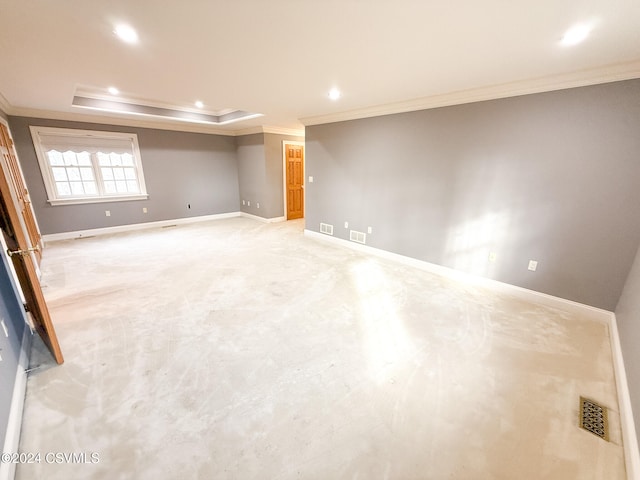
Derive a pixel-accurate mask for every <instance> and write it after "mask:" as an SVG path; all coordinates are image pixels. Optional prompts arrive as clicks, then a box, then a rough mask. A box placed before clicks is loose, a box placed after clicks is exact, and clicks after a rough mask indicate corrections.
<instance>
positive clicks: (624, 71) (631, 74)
mask: <svg viewBox="0 0 640 480" xmlns="http://www.w3.org/2000/svg"><path fill="white" fill-rule="evenodd" d="M634 78H640V60H635V61H632V62H626V63H618V64H614V65H606V66H604V67H598V68H594V69H589V70H580V71H577V72H571V73H565V74H561V75H553V76H548V77H541V78H534V79H530V80H522V81H516V82H510V83H503V84H499V85H490V86H486V87H480V88H473V89H469V90H461V91H455V92H446V93H442V94H436V95H431V96H427V97H421V98H416V99H413V100H408V101H404V102H397V103H389V104H385V105H376V106H372V107H365V108H359V109H355V110H348V111H344V112H338V113H330V114H328V115H317V116H310V117H305V118H301V119H300V121H301V122H302V123H303V124H304V125H305V126H310V125H320V124H323V123H333V122H342V121H345V120H357V119H360V118H369V117H378V116H381V115H391V114H394V113H405V112H414V111H417V110H428V109H431V108H439V107H448V106H451V105H461V104H464V103H473V102H481V101H485V100H495V99H498V98H508V97H515V96H519V95H529V94H532V93H542V92H551V91H554V90H564V89H567V88H576V87H585V86H587V85H596V84H601V83H609V82H617V81H621V80H631V79H634Z"/></svg>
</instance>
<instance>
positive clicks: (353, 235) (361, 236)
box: [349, 230, 367, 245]
mask: <svg viewBox="0 0 640 480" xmlns="http://www.w3.org/2000/svg"><path fill="white" fill-rule="evenodd" d="M349 240H351V241H352V242H356V243H362V244H363V245H364V244H365V243H367V234H366V233H364V232H356V231H355V230H350V232H349Z"/></svg>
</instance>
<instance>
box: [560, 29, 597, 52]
mask: <svg viewBox="0 0 640 480" xmlns="http://www.w3.org/2000/svg"><path fill="white" fill-rule="evenodd" d="M589 32H591V26H589V25H576V26H575V27H571V28H570V29H569V30H567V32H566V33H565V34H564V36H563V37H562V40H561V41H560V43H561V44H562V45H564V46H566V47H569V46H572V45H577V44H578V43H580V42H582V41H583V40H584V39H585V38H587V37H588V36H589Z"/></svg>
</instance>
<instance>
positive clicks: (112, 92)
mask: <svg viewBox="0 0 640 480" xmlns="http://www.w3.org/2000/svg"><path fill="white" fill-rule="evenodd" d="M108 90H109V93H110V94H111V95H118V94H119V93H120V90H118V89H117V88H116V87H109V88H108Z"/></svg>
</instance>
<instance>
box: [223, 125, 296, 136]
mask: <svg viewBox="0 0 640 480" xmlns="http://www.w3.org/2000/svg"><path fill="white" fill-rule="evenodd" d="M256 133H272V134H275V135H290V136H293V137H304V128H303V129H299V128H287V127H276V126H269V125H262V126H257V127H249V128H243V129H242V130H235V131H234V132H233V134H234V135H235V136H240V135H254V134H256Z"/></svg>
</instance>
